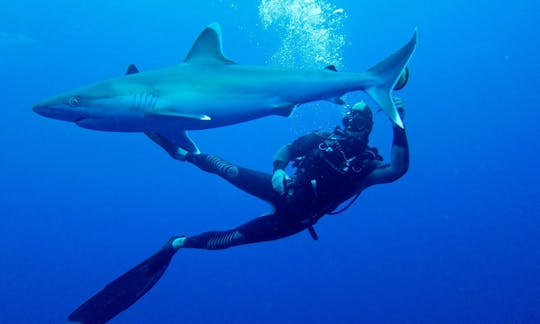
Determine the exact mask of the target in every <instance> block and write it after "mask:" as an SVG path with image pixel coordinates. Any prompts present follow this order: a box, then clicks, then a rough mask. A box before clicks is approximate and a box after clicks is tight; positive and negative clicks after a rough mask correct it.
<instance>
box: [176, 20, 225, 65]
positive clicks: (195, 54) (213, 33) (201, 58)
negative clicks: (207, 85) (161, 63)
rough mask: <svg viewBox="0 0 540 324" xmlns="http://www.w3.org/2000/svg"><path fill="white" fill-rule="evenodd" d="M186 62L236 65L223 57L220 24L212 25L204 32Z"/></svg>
mask: <svg viewBox="0 0 540 324" xmlns="http://www.w3.org/2000/svg"><path fill="white" fill-rule="evenodd" d="M184 62H186V63H198V64H216V63H221V64H235V63H234V62H233V61H231V60H229V59H228V58H226V57H225V55H223V50H222V46H221V28H220V27H219V24H218V23H212V24H210V25H208V27H206V28H205V29H204V30H203V31H202V33H201V34H200V35H199V37H198V38H197V40H196V41H195V43H194V44H193V46H192V47H191V50H190V51H189V53H188V55H187V56H186V59H185V60H184Z"/></svg>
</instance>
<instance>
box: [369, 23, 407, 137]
mask: <svg viewBox="0 0 540 324" xmlns="http://www.w3.org/2000/svg"><path fill="white" fill-rule="evenodd" d="M416 38H417V31H416V30H415V31H414V34H413V36H412V38H411V40H410V41H409V42H408V43H407V44H405V46H403V47H402V48H401V49H399V50H398V51H397V52H395V53H394V54H392V55H390V56H389V57H387V58H385V59H384V60H382V61H381V62H379V63H377V64H376V65H374V66H373V67H371V68H370V69H369V70H368V71H367V72H368V73H371V74H373V77H374V78H375V79H376V80H377V82H376V84H375V86H372V87H368V88H366V89H364V91H365V92H366V93H367V94H368V95H369V96H370V97H371V99H373V101H375V103H377V105H378V106H379V107H380V108H382V110H383V111H384V112H385V113H386V114H387V115H388V117H390V119H391V120H392V121H393V122H394V123H395V124H396V125H398V126H399V127H401V128H403V121H402V120H401V118H400V117H399V114H398V112H397V109H396V107H395V105H394V102H393V100H392V96H391V92H392V90H393V89H394V86H395V85H396V83H397V81H398V79H399V77H400V75H401V72H402V71H403V70H404V69H405V67H406V66H407V63H409V60H410V59H411V56H412V54H413V53H414V49H415V48H416Z"/></svg>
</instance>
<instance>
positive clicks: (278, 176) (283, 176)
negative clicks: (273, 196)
mask: <svg viewBox="0 0 540 324" xmlns="http://www.w3.org/2000/svg"><path fill="white" fill-rule="evenodd" d="M289 179H290V177H289V175H287V172H285V171H284V170H283V169H277V170H276V171H274V174H273V175H272V187H273V188H274V190H275V191H277V192H278V193H279V194H280V195H283V194H284V193H285V180H289Z"/></svg>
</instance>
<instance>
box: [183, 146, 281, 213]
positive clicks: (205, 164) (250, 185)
mask: <svg viewBox="0 0 540 324" xmlns="http://www.w3.org/2000/svg"><path fill="white" fill-rule="evenodd" d="M186 160H187V161H188V162H191V163H192V164H194V165H196V166H197V167H198V168H199V169H201V170H203V171H206V172H209V173H213V174H216V175H218V176H220V177H222V178H223V179H225V180H227V181H228V182H229V183H231V184H232V185H234V186H236V187H237V188H239V189H241V190H243V191H245V192H247V193H249V194H250V195H253V196H256V197H258V198H260V199H263V200H265V201H268V202H273V201H275V199H276V198H277V197H278V193H277V192H276V191H275V190H274V189H273V188H272V176H271V175H270V174H268V173H264V172H260V171H256V170H252V169H248V168H244V167H241V166H237V165H234V164H232V163H229V162H227V161H225V160H223V159H221V158H220V157H218V156H215V155H209V154H191V153H188V154H187V155H186Z"/></svg>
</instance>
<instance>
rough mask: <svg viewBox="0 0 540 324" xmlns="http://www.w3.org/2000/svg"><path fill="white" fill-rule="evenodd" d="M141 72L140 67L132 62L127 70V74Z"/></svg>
mask: <svg viewBox="0 0 540 324" xmlns="http://www.w3.org/2000/svg"><path fill="white" fill-rule="evenodd" d="M135 73H139V69H137V67H136V66H135V64H130V65H129V66H128V68H127V70H126V75H130V74H135Z"/></svg>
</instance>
